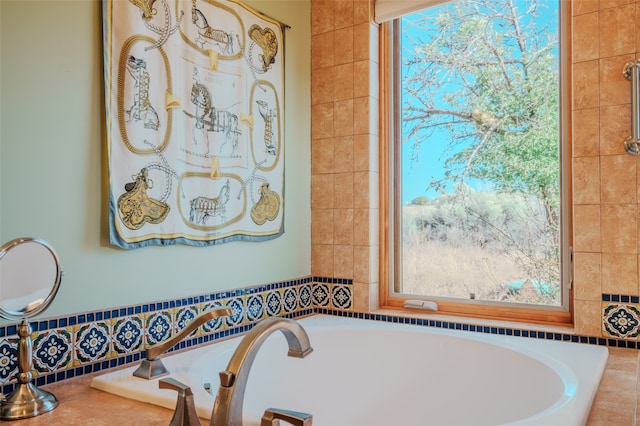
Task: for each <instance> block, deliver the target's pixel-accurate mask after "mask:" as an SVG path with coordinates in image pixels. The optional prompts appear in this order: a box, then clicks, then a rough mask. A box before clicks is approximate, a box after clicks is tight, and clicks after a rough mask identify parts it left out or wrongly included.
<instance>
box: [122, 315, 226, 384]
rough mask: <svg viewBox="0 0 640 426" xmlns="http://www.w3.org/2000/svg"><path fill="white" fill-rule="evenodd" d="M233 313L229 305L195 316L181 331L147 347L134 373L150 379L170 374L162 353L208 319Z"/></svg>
mask: <svg viewBox="0 0 640 426" xmlns="http://www.w3.org/2000/svg"><path fill="white" fill-rule="evenodd" d="M232 314H233V312H232V311H231V309H229V308H227V307H220V308H215V309H211V310H210V311H207V312H205V313H203V314H201V315H199V316H197V317H195V318H194V319H193V320H192V321H190V322H189V323H188V324H187V325H186V326H185V327H184V328H183V329H182V330H180V332H178V333H176V334H175V335H173V336H171V337H170V338H168V339H166V340H164V341H162V342H160V343H158V344H156V345H153V346H151V347H149V348H147V357H146V359H144V360H142V363H141V364H140V366H139V367H138V368H137V369H136V371H134V372H133V375H134V376H136V377H141V378H143V379H147V380H150V379H153V378H156V377H161V376H165V375H167V374H169V371H168V370H167V369H166V368H165V366H164V365H163V364H162V361H161V360H160V359H159V357H160V355H162V354H163V353H165V352H166V351H168V350H169V349H171V348H172V347H174V346H175V345H177V344H178V343H179V342H181V341H182V340H183V339H184V338H185V337H187V336H189V335H190V334H191V333H193V331H194V330H195V329H196V328H198V327H200V326H201V325H202V324H204V323H206V322H207V321H211V320H212V319H214V318H218V317H224V316H231V315H232Z"/></svg>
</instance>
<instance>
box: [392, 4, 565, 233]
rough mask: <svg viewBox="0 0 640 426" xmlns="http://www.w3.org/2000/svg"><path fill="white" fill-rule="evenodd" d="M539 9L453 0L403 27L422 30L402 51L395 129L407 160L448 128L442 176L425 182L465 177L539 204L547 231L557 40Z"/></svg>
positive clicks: (553, 215)
mask: <svg viewBox="0 0 640 426" xmlns="http://www.w3.org/2000/svg"><path fill="white" fill-rule="evenodd" d="M485 3H486V5H485ZM512 5H515V6H517V7H511V6H512ZM544 6H545V4H544V2H541V1H537V0H518V1H515V2H514V0H491V1H490V2H486V1H484V2H483V1H478V0H460V1H458V2H456V3H454V4H452V6H450V7H447V8H443V9H442V11H441V12H440V13H439V14H437V15H436V16H435V17H432V18H429V17H427V16H429V15H424V17H423V18H421V19H418V20H416V21H413V22H410V23H408V24H409V25H410V26H413V27H417V28H419V29H420V34H421V35H422V36H421V37H420V39H414V45H413V48H412V49H410V50H408V52H404V55H405V56H404V57H405V58H406V61H405V63H404V64H403V67H404V69H405V70H406V76H405V79H404V87H405V89H406V90H405V92H404V93H403V100H404V102H403V103H404V111H403V121H404V122H403V126H404V134H405V135H406V140H405V141H404V143H409V144H411V145H413V146H412V151H413V152H414V156H415V157H417V156H418V154H419V152H420V145H421V144H428V143H429V141H430V139H429V138H430V136H431V135H432V133H433V131H434V130H435V129H446V130H447V131H448V133H449V136H450V145H449V156H448V158H447V159H446V161H445V167H446V170H445V177H444V179H441V180H436V181H434V182H431V184H430V187H431V188H436V189H442V188H444V187H445V186H446V185H447V183H450V182H464V181H465V180H466V179H468V178H476V179H481V180H484V181H487V182H491V183H492V184H493V186H494V187H495V188H496V189H497V190H500V191H509V192H520V193H523V194H526V195H531V196H535V197H537V198H539V199H540V200H542V202H543V203H544V204H545V206H546V208H547V210H548V212H549V217H548V222H549V225H550V226H554V227H556V226H557V208H558V191H559V186H558V182H559V166H558V155H559V154H558V152H559V151H558V146H559V144H558V138H559V128H558V122H559V83H558V81H559V75H558V72H559V71H558V66H557V58H556V56H555V55H554V52H556V51H557V48H558V45H557V39H556V38H555V36H554V35H553V34H555V33H554V32H552V31H547V28H545V27H540V21H539V20H538V19H535V18H536V17H537V16H538V14H539V10H540V8H541V7H544ZM412 34H413V32H412Z"/></svg>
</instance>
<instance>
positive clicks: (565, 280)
mask: <svg viewBox="0 0 640 426" xmlns="http://www.w3.org/2000/svg"><path fill="white" fill-rule="evenodd" d="M557 1H558V3H559V16H558V24H559V32H558V39H559V54H560V63H559V67H560V68H559V71H560V82H559V83H560V108H561V109H560V123H559V129H560V135H559V137H560V140H561V142H560V152H559V167H560V180H561V181H560V197H561V200H560V201H561V207H560V215H561V227H560V229H561V235H560V239H561V241H560V245H561V253H560V258H561V259H560V264H561V281H562V290H561V291H562V296H561V297H562V304H561V305H560V306H547V305H531V304H517V303H506V302H492V301H480V300H463V299H451V298H439V297H429V296H420V295H412V294H403V293H400V292H399V291H398V290H399V288H400V287H399V285H400V284H399V271H398V270H397V269H399V268H396V265H399V263H398V262H400V261H401V259H400V257H401V248H400V245H399V239H398V241H396V238H395V235H396V234H397V232H398V230H399V229H401V228H400V227H401V214H396V212H400V209H401V208H402V204H401V197H400V196H396V195H395V194H398V193H401V188H402V186H401V185H402V182H401V173H400V172H398V173H396V171H398V170H401V156H400V155H399V150H400V144H399V143H394V142H395V141H400V140H401V126H400V119H401V117H400V114H394V111H401V105H400V96H394V94H395V93H401V92H400V89H401V84H402V82H401V81H400V75H401V72H400V71H401V64H400V61H399V60H394V56H393V55H394V51H395V52H399V50H398V49H400V44H401V40H400V34H399V33H400V31H398V30H397V28H399V27H400V25H399V23H398V22H399V20H395V21H389V22H385V23H383V24H381V25H380V40H379V48H380V52H379V53H380V62H379V66H380V70H379V76H380V117H381V120H380V152H379V155H380V190H381V191H380V212H381V218H380V219H381V220H380V225H381V226H380V251H381V253H380V255H381V257H380V259H381V262H380V293H379V297H380V306H381V307H383V308H391V309H404V308H403V305H404V302H405V301H406V300H409V299H419V300H432V301H435V302H437V303H438V312H439V313H444V314H449V315H455V316H462V317H476V318H485V319H495V320H506V319H508V320H510V321H519V322H530V323H542V324H555V325H567V326H569V325H572V324H573V276H572V270H573V258H572V257H573V256H572V245H573V242H572V233H571V232H570V230H571V229H572V221H571V217H572V200H571V145H572V140H571V113H572V111H571V109H572V108H571V73H570V70H571V55H570V52H571V37H570V36H571V9H570V2H567V1H562V0H557ZM411 312H416V311H411Z"/></svg>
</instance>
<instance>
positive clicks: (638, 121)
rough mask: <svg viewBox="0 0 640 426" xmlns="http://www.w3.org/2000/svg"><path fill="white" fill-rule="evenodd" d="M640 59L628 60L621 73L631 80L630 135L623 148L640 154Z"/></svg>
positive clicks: (634, 153) (632, 153)
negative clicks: (639, 68)
mask: <svg viewBox="0 0 640 426" xmlns="http://www.w3.org/2000/svg"><path fill="white" fill-rule="evenodd" d="M639 66H640V61H638V60H635V61H629V62H627V63H626V64H625V65H624V69H623V70H622V74H623V75H624V76H625V77H626V79H627V80H631V136H629V137H628V138H627V139H626V140H625V141H624V149H625V150H626V151H627V153H629V154H631V155H640V139H639V138H640V134H639V132H640V116H639V114H640V105H638V103H639V102H640V93H639V92H638V91H639V90H640V82H639V81H638V80H639V79H640V71H639V70H638V67H639Z"/></svg>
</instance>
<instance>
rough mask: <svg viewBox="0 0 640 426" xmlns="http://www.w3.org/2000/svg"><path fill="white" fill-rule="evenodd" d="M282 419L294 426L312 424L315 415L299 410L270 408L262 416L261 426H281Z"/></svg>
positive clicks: (309, 425)
mask: <svg viewBox="0 0 640 426" xmlns="http://www.w3.org/2000/svg"><path fill="white" fill-rule="evenodd" d="M280 420H284V421H285V422H287V423H290V424H292V425H294V426H311V423H312V422H313V416H312V415H311V414H307V413H301V412H299V411H291V410H283V409H280V408H268V409H267V410H266V411H265V412H264V415H263V416H262V422H261V423H260V426H279V425H280Z"/></svg>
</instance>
